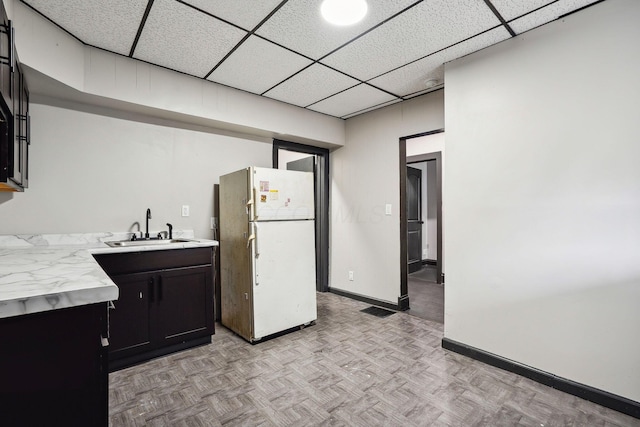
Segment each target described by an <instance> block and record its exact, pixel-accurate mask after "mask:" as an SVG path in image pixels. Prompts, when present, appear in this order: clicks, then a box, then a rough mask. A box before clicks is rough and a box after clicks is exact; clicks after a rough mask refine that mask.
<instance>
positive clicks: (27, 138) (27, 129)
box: [18, 74, 31, 188]
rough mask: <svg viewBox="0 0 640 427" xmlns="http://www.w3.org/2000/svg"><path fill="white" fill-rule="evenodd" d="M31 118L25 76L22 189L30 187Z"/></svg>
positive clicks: (21, 121) (20, 135)
mask: <svg viewBox="0 0 640 427" xmlns="http://www.w3.org/2000/svg"><path fill="white" fill-rule="evenodd" d="M30 121H31V118H30V116H29V89H28V87H27V79H25V77H24V74H22V75H21V78H20V113H19V115H18V122H19V127H18V139H19V144H20V175H21V178H22V188H27V187H29V145H31V126H30Z"/></svg>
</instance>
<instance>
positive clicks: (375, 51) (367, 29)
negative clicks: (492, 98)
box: [21, 0, 597, 118]
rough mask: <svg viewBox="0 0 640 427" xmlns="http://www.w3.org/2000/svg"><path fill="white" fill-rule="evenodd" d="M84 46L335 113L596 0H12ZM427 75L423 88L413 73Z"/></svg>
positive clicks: (409, 90)
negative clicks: (339, 8)
mask: <svg viewBox="0 0 640 427" xmlns="http://www.w3.org/2000/svg"><path fill="white" fill-rule="evenodd" d="M21 1H22V2H23V3H25V4H26V5H28V6H29V7H31V8H32V9H34V10H35V11H37V12H38V13H40V14H42V15H43V16H45V17H46V18H47V19H49V20H50V21H52V22H53V23H55V24H56V25H58V26H59V27H61V28H62V29H64V30H65V31H66V32H68V33H69V34H71V35H72V36H73V37H75V38H76V39H78V40H79V41H81V42H82V43H84V44H87V45H90V46H94V47H97V48H100V49H104V50H107V51H111V52H114V53H116V54H120V55H125V56H128V57H131V58H134V59H138V60H141V61H145V62H148V63H152V64H155V65H159V66H162V67H165V68H169V69H172V70H175V71H178V72H181V73H185V74H189V75H192V76H195V77H199V78H202V79H207V80H210V81H212V82H216V83H220V84H223V85H226V86H230V87H233V88H237V89H240V90H243V91H246V92H251V93H254V94H257V95H261V96H264V97H267V98H272V99H275V100H278V101H283V102H286V103H289V104H293V105H296V106H299V107H302V108H306V109H309V110H313V111H317V112H320V113H324V114H327V115H330V116H334V117H339V118H349V117H353V116H355V115H358V114H361V113H363V112H366V111H370V110H373V109H376V108H380V107H383V106H386V105H390V104H393V103H396V102H401V101H403V100H406V99H410V98H413V97H416V96H419V95H422V94H424V93H427V92H430V91H433V90H438V89H441V88H442V87H443V86H444V66H443V64H444V63H446V62H448V61H451V60H453V59H456V58H459V57H461V56H464V55H468V54H470V53H472V52H475V51H477V50H480V49H483V48H485V47H487V46H491V45H493V44H496V43H499V42H501V41H503V40H506V39H508V38H511V37H516V36H517V35H518V34H521V33H523V32H526V31H528V30H530V29H533V28H535V27H538V26H540V25H544V24H546V23H548V22H550V21H553V20H556V19H558V18H560V17H562V16H565V15H567V14H569V13H572V12H574V11H576V10H578V9H581V8H584V7H586V6H588V5H590V4H593V3H596V2H597V1H596V0H555V1H551V0H525V1H513V0H455V1H454V0H420V1H416V0H368V1H367V3H368V5H369V10H368V13H367V15H366V16H365V18H364V19H363V20H362V21H361V22H360V23H358V24H355V25H352V26H349V27H337V26H334V25H331V24H329V23H327V22H324V21H323V19H322V17H321V15H320V4H321V0H284V1H282V0H226V1H225V0H21ZM430 79H435V80H436V82H435V86H432V87H427V86H426V85H425V82H426V81H427V80H430Z"/></svg>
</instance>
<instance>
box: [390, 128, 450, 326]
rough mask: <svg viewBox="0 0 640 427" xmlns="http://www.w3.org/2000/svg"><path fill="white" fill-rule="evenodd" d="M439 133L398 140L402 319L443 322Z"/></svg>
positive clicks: (441, 142) (441, 138)
mask: <svg viewBox="0 0 640 427" xmlns="http://www.w3.org/2000/svg"><path fill="white" fill-rule="evenodd" d="M443 132H444V130H443V129H439V130H436V131H433V132H426V133H423V134H418V135H412V136H408V137H404V138H401V139H400V163H401V164H400V195H401V206H406V209H405V210H404V212H402V211H401V212H400V244H401V245H400V248H401V256H400V261H401V268H400V270H401V278H400V280H401V292H402V295H404V296H406V299H407V309H408V311H407V313H408V314H412V315H415V316H418V317H421V318H425V319H428V320H432V321H436V322H439V323H443V322H444V272H443V271H444V258H443V250H442V242H443V232H442V228H443V227H442V170H443V153H444V133H443ZM403 196H404V197H403ZM403 199H404V200H403Z"/></svg>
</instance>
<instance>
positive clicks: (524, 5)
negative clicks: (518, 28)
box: [491, 0, 596, 21]
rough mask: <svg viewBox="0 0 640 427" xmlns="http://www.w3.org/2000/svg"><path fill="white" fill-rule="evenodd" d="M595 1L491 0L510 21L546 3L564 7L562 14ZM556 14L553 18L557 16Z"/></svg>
mask: <svg viewBox="0 0 640 427" xmlns="http://www.w3.org/2000/svg"><path fill="white" fill-rule="evenodd" d="M595 1H596V0H577V1H574V0H559V1H552V0H527V1H524V2H516V1H513V0H491V3H492V4H493V5H494V6H495V8H496V9H497V10H498V12H500V15H502V17H503V18H504V19H505V20H506V21H511V20H512V19H515V18H518V17H520V16H522V15H524V14H526V13H528V12H531V11H532V10H536V9H538V8H540V7H542V6H546V5H549V6H554V7H559V8H560V9H564V12H562V13H560V15H563V14H565V13H567V12H570V11H572V10H575V9H579V8H581V7H582V6H585V5H587V4H589V3H594V2H595ZM550 3H551V4H550ZM560 15H558V16H560ZM558 16H556V17H555V18H557V17H558ZM555 18H552V19H555Z"/></svg>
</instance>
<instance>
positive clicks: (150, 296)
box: [109, 273, 156, 360]
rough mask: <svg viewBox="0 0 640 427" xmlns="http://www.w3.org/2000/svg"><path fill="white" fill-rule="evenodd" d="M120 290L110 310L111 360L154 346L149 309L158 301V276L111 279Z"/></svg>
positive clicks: (137, 275) (138, 274) (114, 277)
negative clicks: (156, 286)
mask: <svg viewBox="0 0 640 427" xmlns="http://www.w3.org/2000/svg"><path fill="white" fill-rule="evenodd" d="M111 279H112V280H113V281H114V283H115V284H116V285H117V286H118V288H119V289H120V296H119V297H118V300H117V301H114V305H115V308H113V309H111V310H109V341H110V345H109V360H113V359H117V358H121V357H127V356H130V355H133V354H137V353H141V352H144V351H148V350H149V349H150V347H151V345H152V342H151V324H150V321H149V308H150V307H149V306H150V304H153V302H154V300H155V296H154V290H155V280H156V279H155V276H154V275H153V274H149V273H135V274H123V275H121V276H113V277H112V278H111Z"/></svg>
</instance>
